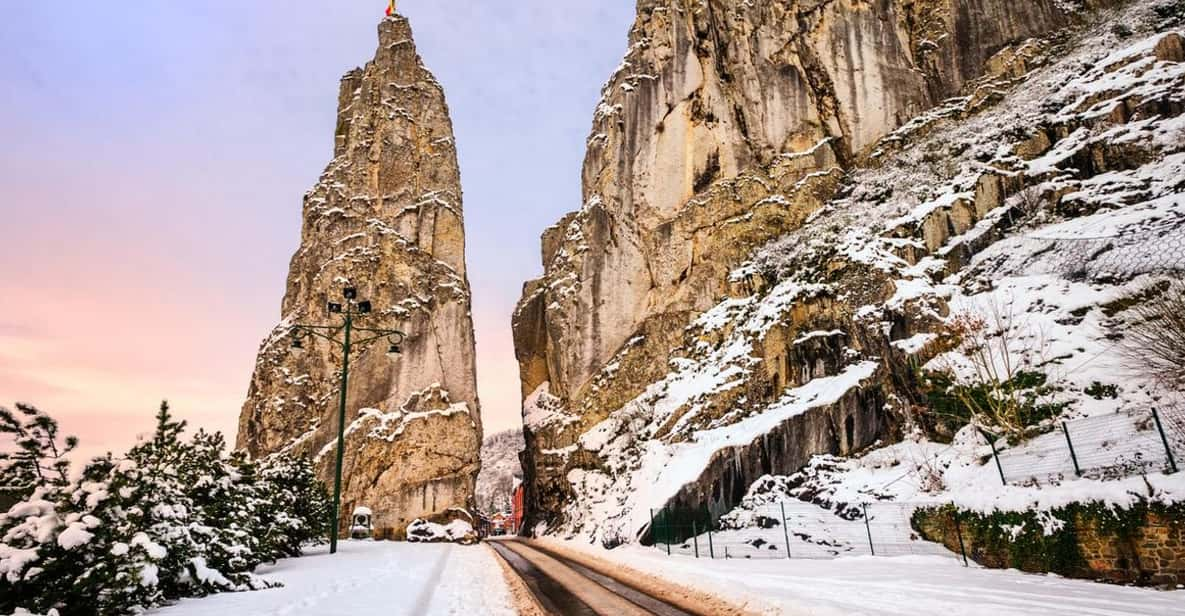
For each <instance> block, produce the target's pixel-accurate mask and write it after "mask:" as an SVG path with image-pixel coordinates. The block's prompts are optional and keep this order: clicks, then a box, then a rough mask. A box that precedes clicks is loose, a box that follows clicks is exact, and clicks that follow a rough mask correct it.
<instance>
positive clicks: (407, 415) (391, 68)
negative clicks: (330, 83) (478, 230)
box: [238, 16, 481, 538]
mask: <svg viewBox="0 0 1185 616" xmlns="http://www.w3.org/2000/svg"><path fill="white" fill-rule="evenodd" d="M378 32H379V46H378V50H377V51H376V53H375V56H374V59H373V60H372V61H370V62H368V63H367V64H366V66H365V67H363V68H358V69H354V70H352V71H350V72H348V73H346V75H345V76H344V77H343V78H342V80H341V87H340V91H339V96H338V116H337V128H336V131H335V140H334V148H333V151H334V158H333V160H332V161H331V162H330V163H329V165H328V166H327V167H326V169H325V172H324V173H323V175H322V176H321V179H320V180H319V181H318V182H317V184H316V185H315V186H314V187H313V188H312V190H310V191H309V192H308V193H307V194H306V195H305V198H304V210H303V226H302V229H301V243H300V247H299V249H298V250H297V251H296V254H295V255H294V256H293V257H292V262H291V265H290V268H289V274H288V284H287V291H286V293H285V296H284V302H283V307H282V314H281V316H282V320H281V322H280V324H279V325H278V326H277V327H276V329H275V330H274V331H273V332H272V334H271V335H270V336H269V337H268V338H267V339H266V340H264V342H263V344H262V346H261V348H260V353H259V358H258V361H257V364H256V367H255V373H254V375H253V376H252V379H251V385H250V390H249V392H248V397H247V401H246V403H245V404H244V405H243V411H242V415H241V416H240V419H239V435H238V445H239V446H240V447H242V448H245V449H247V450H248V451H249V452H251V453H252V454H253V455H257V456H258V455H266V454H269V453H272V452H276V451H280V450H292V451H295V452H297V453H303V454H308V455H310V456H312V457H314V459H315V460H316V461H317V463H318V469H319V472H320V473H321V475H322V477H323V478H326V479H329V478H330V477H331V472H332V461H333V456H332V455H330V454H331V452H332V451H333V447H334V444H335V442H336V440H335V436H336V428H337V391H338V388H339V384H340V380H339V375H338V370H339V369H340V366H341V359H342V358H341V351H340V349H339V348H337V347H336V346H334V345H332V344H330V343H328V342H325V341H321V340H317V339H310V340H309V341H306V343H305V346H306V347H307V349H306V350H305V351H303V352H301V353H294V352H292V351H291V350H289V349H288V348H287V347H288V344H287V336H288V332H289V328H290V327H291V326H292V325H293V324H295V323H316V324H321V323H327V324H329V323H334V322H335V320H334V319H333V318H331V316H332V315H328V314H326V310H325V305H326V302H327V301H328V300H329V299H331V298H336V297H340V293H341V289H342V288H343V287H345V286H353V287H356V288H357V289H358V295H359V297H360V298H364V299H368V300H370V301H371V302H372V304H373V306H374V312H373V313H372V314H370V315H367V316H366V317H364V318H363V319H361V320H360V321H359V326H362V327H371V328H394V329H399V330H402V331H404V332H406V333H407V340H406V341H405V342H404V343H403V345H402V354H401V355H399V356H398V357H395V358H392V357H391V356H388V355H387V354H386V351H387V348H388V345H387V342H386V340H376V341H373V342H370V343H368V344H364V345H362V346H360V347H356V348H355V349H354V352H353V354H352V355H351V370H350V379H349V389H348V395H347V417H346V422H347V426H346V432H347V437H346V455H345V471H344V480H343V511H351V510H352V508H353V507H354V506H357V505H365V506H368V507H370V508H371V509H373V510H374V512H375V520H374V523H375V526H376V531H377V533H378V535H379V536H389V537H395V538H401V537H402V536H403V534H404V532H405V529H406V526H407V524H408V523H409V522H411V521H412V520H414V519H416V518H421V517H423V518H430V519H432V518H445V517H448V516H450V515H452V514H450V513H449V511H450V509H458V508H467V507H470V506H471V505H472V500H473V490H474V481H475V477H476V474H477V471H478V467H479V464H480V462H479V449H480V443H481V419H480V409H479V406H478V399H477V385H476V369H475V364H474V344H473V324H472V318H471V315H470V291H469V283H468V280H467V278H466V274H465V234H464V224H463V214H462V211H463V210H462V204H461V182H460V172H459V169H458V166H457V154H456V149H455V141H454V138H453V129H452V122H451V120H450V119H449V113H448V107H447V105H446V104H445V99H444V91H443V89H442V88H441V86H440V84H439V83H438V82H437V81H436V79H435V78H434V77H433V76H432V74H431V73H430V72H428V70H427V69H426V68H424V65H423V62H422V61H421V59H420V57H419V56H418V55H417V53H416V48H415V43H414V41H413V39H412V33H411V27H410V25H409V23H408V21H407V19H406V18H404V17H402V16H392V17H388V18H386V19H384V20H383V21H382V22H381V23H380V24H379V28H378ZM356 340H357V338H356Z"/></svg>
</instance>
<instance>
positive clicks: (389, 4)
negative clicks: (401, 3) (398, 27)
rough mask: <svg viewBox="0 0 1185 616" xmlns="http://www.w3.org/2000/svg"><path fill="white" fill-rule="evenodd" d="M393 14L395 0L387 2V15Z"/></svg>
mask: <svg viewBox="0 0 1185 616" xmlns="http://www.w3.org/2000/svg"><path fill="white" fill-rule="evenodd" d="M394 14H395V0H390V1H389V2H387V17H390V16H392V15H394Z"/></svg>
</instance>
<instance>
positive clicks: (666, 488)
mask: <svg viewBox="0 0 1185 616" xmlns="http://www.w3.org/2000/svg"><path fill="white" fill-rule="evenodd" d="M1105 4H1109V3H1107V2H1090V3H1083V2H1068V1H1059V0H1034V1H1031V2H1011V1H1006V0H878V1H875V2H864V1H857V0H822V1H818V2H804V1H799V0H778V1H774V2H761V3H753V2H740V1H719V0H710V1H707V2H700V1H696V2H688V1H685V0H641V1H640V2H639V7H638V19H637V22H636V23H635V24H634V27H633V29H632V30H631V32H630V46H629V50H628V52H627V54H626V58H625V60H624V62H623V63H622V66H621V68H620V69H619V70H618V71H617V72H616V73H615V74H614V75H613V77H612V78H611V79H610V80H609V82H608V83H607V84H606V85H605V88H604V90H603V98H602V101H601V102H600V104H599V105H598V108H597V110H596V114H595V117H594V121H593V131H592V135H591V136H590V138H589V140H588V153H587V155H586V159H585V165H584V173H583V179H584V201H585V202H584V205H583V207H582V208H581V209H580V210H579V211H577V212H574V213H572V214H569V215H568V216H566V217H564V218H563V219H562V220H561V221H560V222H559V223H558V224H557V225H555V226H553V227H551V228H549V229H548V230H546V231H545V232H544V234H543V238H542V244H543V250H542V257H543V264H544V275H543V277H542V278H540V279H537V280H534V281H530V282H528V283H526V285H524V292H523V298H522V300H521V301H520V304H519V306H518V308H517V310H516V312H515V314H514V332H515V345H516V352H517V355H518V359H519V362H520V367H521V376H522V393H523V396H524V422H525V424H526V441H527V454H526V457H525V469H524V470H525V472H526V474H527V477H528V482H527V483H528V500H529V502H530V505H531V514H532V516H533V517H532V518H531V519H529V520H528V522H529V526H530V525H533V524H537V523H542V524H544V525H545V526H546V527H550V528H556V527H557V526H560V527H563V528H565V529H567V530H568V531H569V532H580V533H584V534H587V535H589V536H599V537H600V538H601V539H602V540H605V541H616V540H619V539H623V540H629V538H630V536H631V535H632V534H633V533H634V532H635V531H636V530H637V529H638V528H640V526H641V524H639V523H638V522H639V520H640V519H641V518H644V517H645V515H644V514H645V508H646V507H650V506H654V507H659V506H662V505H663V504H664V503H665V502H667V501H668V500H669V499H672V498H676V497H678V498H680V499H686V500H687V501H688V502H689V504H695V505H699V504H709V505H711V507H713V508H714V509H717V510H719V511H725V510H727V509H728V508H729V507H731V506H732V505H734V504H735V503H736V501H737V500H738V499H739V498H740V497H741V496H742V495H743V493H744V491H745V489H746V488H747V486H748V485H749V483H751V482H752V481H753V480H754V479H756V478H757V477H758V476H760V474H762V473H770V472H790V471H792V470H795V469H797V468H798V467H799V466H801V465H802V464H803V463H804V462H805V461H806V460H807V459H808V458H809V456H811V455H812V454H815V453H825V452H829V453H847V452H851V451H855V450H858V449H860V448H863V447H866V446H868V445H870V444H872V443H874V442H876V441H877V440H878V439H881V438H885V437H886V436H890V435H891V434H892V433H893V432H894V428H895V427H896V425H897V424H899V423H900V421H901V413H899V412H894V409H895V408H896V409H897V410H900V408H901V407H902V406H904V405H903V404H902V400H901V399H900V398H901V394H903V393H904V389H908V388H904V389H903V388H900V387H897V383H899V382H900V381H902V380H903V379H908V378H909V375H908V368H907V365H908V362H909V361H910V360H909V359H908V355H910V353H906V352H905V351H904V350H903V349H904V348H905V347H903V346H902V345H899V344H898V345H896V346H894V343H896V342H901V341H904V340H908V339H911V338H913V337H914V336H915V335H923V334H925V333H926V332H927V331H928V330H930V329H932V328H933V327H935V326H936V324H937V323H939V322H941V320H942V319H943V318H944V316H945V315H946V313H947V307H946V305H945V303H944V301H943V299H942V298H941V297H939V296H931V295H919V296H913V295H910V294H908V293H906V289H905V288H904V285H903V284H902V283H901V282H900V279H899V278H897V277H896V276H895V272H893V271H892V269H891V268H884V267H880V265H881V264H880V263H879V262H876V261H875V260H869V259H859V258H838V256H837V255H836V254H835V253H834V252H828V251H827V250H819V251H817V252H812V253H810V254H809V255H805V254H804V255H799V257H798V259H799V260H798V261H796V262H794V263H793V265H792V266H786V267H787V268H790V269H791V270H793V268H798V269H799V270H801V271H802V272H808V271H809V275H803V276H789V275H788V274H787V273H786V270H785V269H779V270H778V272H779V274H777V275H771V274H769V273H768V271H765V270H763V269H762V268H761V267H757V266H753V265H752V262H750V261H748V260H749V259H750V256H751V254H752V253H753V251H754V249H756V248H758V247H760V246H762V245H764V244H766V243H767V242H769V241H771V240H773V239H775V238H779V237H782V236H785V235H786V234H788V233H792V232H796V233H797V235H795V240H794V241H795V242H798V244H799V245H800V246H801V247H804V248H805V247H808V246H815V245H816V244H818V243H819V241H820V238H823V237H828V238H830V239H828V240H827V242H830V243H833V244H834V246H832V248H834V247H836V246H838V245H840V244H842V242H843V241H844V237H843V235H842V232H841V231H842V229H843V227H842V225H844V224H848V223H849V222H850V221H848V220H847V219H844V220H836V219H833V220H831V221H829V222H822V221H821V220H820V218H821V216H822V214H823V213H825V212H826V211H831V210H834V209H836V208H842V207H843V205H844V204H845V201H844V198H845V197H846V196H847V195H850V194H851V192H852V190H853V184H852V181H851V177H852V174H853V173H854V172H856V171H857V170H859V169H862V168H876V167H879V166H880V165H885V164H888V163H887V162H886V160H887V157H888V156H889V155H890V154H891V153H892V152H896V151H898V150H899V149H900V148H902V147H905V146H904V145H903V144H904V143H905V141H906V140H905V139H904V138H899V137H891V136H890V137H888V138H886V136H888V135H890V133H893V131H895V130H896V129H898V127H901V126H903V125H906V124H907V122H908V123H910V124H909V126H911V127H913V126H914V122H921V126H922V127H923V128H924V127H926V125H927V123H928V122H929V121H928V120H916V121H911V120H912V119H913V118H915V117H923V118H924V117H926V116H924V115H923V112H925V111H926V110H929V109H934V108H937V109H940V110H942V109H947V110H948V112H950V113H954V111H950V109H953V108H957V110H958V113H968V114H970V113H973V112H975V111H976V110H978V109H982V108H985V107H988V106H990V105H992V104H994V103H996V102H998V101H999V99H1000V97H1001V96H1002V93H1003V92H1004V91H1006V89H1007V88H1008V87H1010V86H1012V85H1014V83H1015V82H1016V80H1018V79H1020V78H1021V77H1022V76H1023V75H1024V74H1025V73H1026V72H1027V70H1028V65H1029V64H1033V63H1034V61H1035V59H1040V58H1041V57H1043V56H1042V54H1043V53H1044V52H1045V51H1046V50H1047V47H1048V45H1049V44H1051V43H1049V42H1048V41H1047V42H1045V43H1041V44H1038V43H1036V42H1033V41H1030V44H1028V45H1026V44H1025V42H1026V41H1029V39H1034V41H1035V40H1036V39H1039V38H1041V37H1046V36H1049V35H1052V34H1053V33H1056V32H1061V31H1064V30H1065V29H1066V28H1068V27H1069V26H1071V25H1073V24H1075V23H1077V22H1078V21H1079V19H1078V13H1079V12H1081V11H1085V10H1088V9H1094V8H1098V6H1096V5H1100V6H1101V5H1105ZM952 97H955V98H952ZM911 134H913V133H911ZM988 158H989V159H990V156H989V157H988ZM942 162H943V161H942V160H940V159H935V160H934V161H933V164H934V166H935V167H939V166H942V165H941V164H940V163H942ZM971 162H972V163H975V162H976V161H971ZM956 167H957V165H956ZM956 171H957V169H956ZM952 173H954V172H953V171H952ZM1003 175H1004V174H994V175H993V174H987V177H986V178H985V179H983V180H982V186H981V185H979V184H976V185H974V186H973V187H972V193H973V196H976V197H983V200H982V201H981V202H976V203H972V202H973V201H974V200H973V199H967V200H966V201H965V202H963V203H960V204H955V209H957V210H958V211H957V212H955V213H952V214H951V216H949V217H948V218H947V219H944V221H947V222H950V225H949V226H950V229H949V231H948V229H947V227H946V226H944V227H942V228H941V229H938V228H937V225H938V222H937V221H935V222H933V223H932V224H930V225H929V227H927V225H926V224H922V223H917V224H915V225H914V226H909V225H908V224H907V225H906V227H907V228H903V229H901V230H900V232H899V233H897V234H896V235H893V233H892V231H893V229H891V230H890V232H889V235H890V236H891V242H895V243H896V244H897V245H896V247H895V248H893V250H894V251H896V252H895V253H894V256H895V258H898V259H902V258H906V257H908V258H909V259H912V260H913V262H917V261H918V260H920V259H922V258H923V257H925V256H926V255H927V254H929V252H933V251H938V250H940V249H941V248H942V247H943V246H945V245H946V243H947V242H948V240H949V239H950V238H951V237H952V236H955V235H958V234H960V233H963V232H965V231H967V230H968V229H969V228H970V227H972V226H974V225H975V224H976V223H977V222H979V221H980V220H981V219H983V218H984V217H985V216H986V215H987V214H988V212H989V211H991V210H992V209H994V208H995V207H997V206H999V205H1000V204H1001V203H1002V202H1003V199H1004V198H1005V197H1007V196H1008V195H1010V194H1012V193H1013V192H1015V189H1016V188H1017V187H1016V185H1015V184H1016V180H1015V179H1014V178H1012V177H1011V176H1010V177H1007V178H1005V177H1002V176H1003ZM881 188H883V189H884V190H886V191H889V192H888V194H889V195H891V194H892V190H893V188H894V187H893V186H892V185H884V186H881ZM896 188H902V187H896ZM981 193H982V194H981ZM837 196H838V197H839V198H838V199H836V197H837ZM911 199H912V197H911ZM906 202H907V200H899V202H898V203H896V205H898V206H901V205H903V204H905V203H906ZM976 208H978V209H976ZM899 214H900V212H898V213H884V212H878V215H882V216H884V219H883V220H880V219H874V220H872V221H866V222H868V223H869V224H874V225H879V224H882V223H888V222H891V219H892V218H893V217H894V216H896V215H899ZM952 221H953V222H952ZM828 225H830V226H828ZM832 227H834V228H832ZM956 231H957V233H956ZM877 233H879V231H877ZM915 233H916V235H917V236H918V238H917V239H915V238H914V234H915ZM919 246H920V248H919ZM824 248H825V247H824ZM853 250H854V249H853ZM870 250H871V249H870ZM949 252H950V254H949V255H948V254H947V253H943V255H942V258H943V259H948V260H950V261H951V262H952V263H953V265H952V268H954V269H957V267H958V259H959V258H961V257H962V256H965V255H964V253H963V252H960V251H949ZM849 257H851V255H849ZM742 263H750V265H749V266H747V267H743V268H738V266H740V265H741V264H742ZM775 269H776V268H775ZM869 307H873V308H869ZM923 346H924V345H923ZM910 350H911V351H913V352H919V351H921V349H912V348H911V349H910ZM895 404H896V406H895ZM737 426H743V429H740V431H739V432H738V431H737V429H734V430H732V431H731V432H729V431H720V430H722V429H724V428H736V427H737ZM672 452H678V455H676V454H675V453H672ZM630 478H646V481H644V482H643V481H640V480H639V481H633V480H631V479H630ZM621 482H625V483H627V484H630V483H632V487H631V489H632V490H633V494H632V495H630V496H622V495H621V493H620V492H619V491H616V490H614V489H612V488H611V486H613V485H616V484H620V483H621ZM574 503H575V504H574ZM639 511H640V512H641V513H639ZM639 516H641V518H639ZM618 534H621V535H622V536H618Z"/></svg>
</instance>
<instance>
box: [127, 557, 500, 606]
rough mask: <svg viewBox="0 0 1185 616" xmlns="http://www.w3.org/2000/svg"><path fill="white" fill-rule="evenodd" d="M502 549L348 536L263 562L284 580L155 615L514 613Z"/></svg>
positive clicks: (265, 572) (266, 572)
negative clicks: (334, 547)
mask: <svg viewBox="0 0 1185 616" xmlns="http://www.w3.org/2000/svg"><path fill="white" fill-rule="evenodd" d="M496 558H497V557H496V556H495V555H494V553H493V552H492V551H490V549H489V548H487V547H486V546H483V545H477V546H458V545H453V544H422V543H420V544H417V543H399V542H392V541H373V542H372V541H345V542H342V543H340V544H339V545H338V553H337V554H336V555H330V554H329V549H328V547H326V546H320V547H317V548H314V549H312V550H310V552H309V553H308V555H306V556H304V557H302V558H292V559H287V560H283V561H280V562H279V563H277V564H275V565H273V566H270V567H261V568H260V569H259V573H260V575H261V577H263V578H264V579H266V580H268V581H271V582H280V583H282V584H284V586H283V587H282V588H275V589H271V590H261V591H255V592H243V593H228V594H221V595H214V596H211V597H206V598H203V599H186V600H184V601H181V602H180V603H179V604H177V605H174V606H171V607H167V608H162V609H159V610H154V611H151V612H149V614H152V615H154V616H227V615H229V614H233V615H235V616H281V615H283V616H337V615H340V616H368V615H370V614H374V615H379V614H381V615H382V616H401V615H404V614H406V615H408V616H421V615H433V616H436V615H444V614H465V615H467V616H474V615H477V614H490V615H495V616H497V615H507V616H509V615H511V614H515V613H516V612H515V610H514V608H513V607H512V603H511V598H510V594H509V592H508V591H507V587H506V582H505V579H504V578H503V576H502V568H501V566H500V565H499V564H498V562H497V561H496V560H495V559H496Z"/></svg>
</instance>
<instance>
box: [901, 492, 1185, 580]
mask: <svg viewBox="0 0 1185 616" xmlns="http://www.w3.org/2000/svg"><path fill="white" fill-rule="evenodd" d="M956 515H957V516H958V523H956V520H955V517H956ZM1049 515H1050V516H1052V518H1053V519H1055V520H1056V522H1060V523H1061V528H1060V529H1058V530H1056V531H1053V532H1051V533H1050V534H1045V533H1044V532H1043V530H1042V528H1043V527H1042V524H1041V523H1039V522H1037V519H1036V514H1035V513H1034V512H996V513H993V514H992V515H990V516H983V515H979V514H975V513H969V512H965V511H960V512H956V511H955V510H954V509H953V508H951V507H944V508H940V509H928V510H921V511H919V512H918V513H916V514H915V515H914V520H913V522H914V528H915V529H916V530H917V531H918V532H919V533H920V534H921V535H922V537H923V538H925V539H927V540H930V541H937V542H939V543H942V544H943V545H945V546H946V547H947V549H949V550H951V551H953V552H955V553H956V554H958V553H960V550H961V549H962V548H963V547H965V548H966V553H967V557H968V558H970V559H972V560H974V561H975V562H977V563H979V564H981V565H983V566H985V567H989V568H993V569H1003V568H1015V569H1020V570H1021V571H1028V572H1031V573H1057V574H1059V575H1064V576H1067V577H1074V578H1084V579H1092V580H1103V581H1109V582H1117V583H1125V584H1140V585H1158V586H1175V585H1177V584H1182V583H1185V507H1182V506H1181V505H1173V506H1166V505H1160V504H1153V505H1145V504H1141V505H1137V506H1136V507H1133V508H1131V509H1111V508H1108V507H1107V506H1105V505H1102V504H1100V503H1089V504H1073V505H1070V506H1068V507H1065V508H1062V509H1056V510H1054V511H1051V512H1049ZM1056 522H1055V523H1056ZM960 535H961V538H962V545H960Z"/></svg>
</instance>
